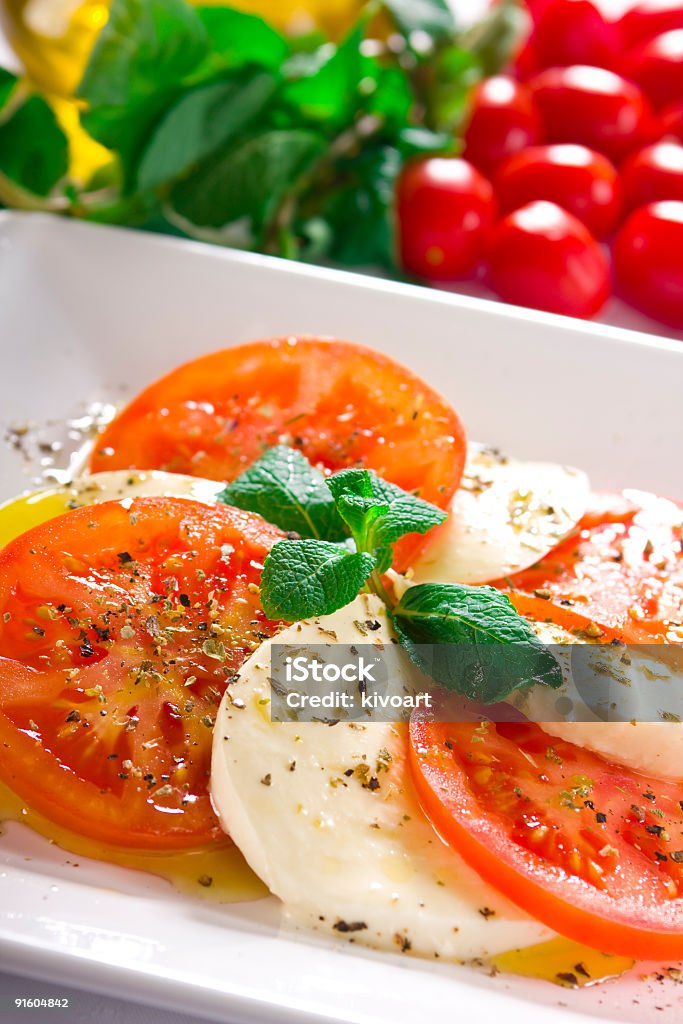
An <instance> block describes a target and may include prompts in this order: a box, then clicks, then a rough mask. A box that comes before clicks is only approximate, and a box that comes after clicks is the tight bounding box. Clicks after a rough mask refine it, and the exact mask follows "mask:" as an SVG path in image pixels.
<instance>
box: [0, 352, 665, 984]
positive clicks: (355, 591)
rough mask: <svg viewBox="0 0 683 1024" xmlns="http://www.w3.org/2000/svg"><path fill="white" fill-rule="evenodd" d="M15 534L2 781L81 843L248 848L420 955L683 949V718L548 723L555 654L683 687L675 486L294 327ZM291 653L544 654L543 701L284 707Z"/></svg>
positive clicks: (271, 876) (346, 922)
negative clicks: (293, 717)
mask: <svg viewBox="0 0 683 1024" xmlns="http://www.w3.org/2000/svg"><path fill="white" fill-rule="evenodd" d="M0 545H3V546H2V548H1V550H0V749H1V751H2V754H1V756H0V780H1V781H2V783H4V785H5V786H6V787H8V788H9V790H10V791H11V792H12V793H13V794H15V796H16V797H17V799H18V800H19V801H21V802H22V804H25V805H26V806H27V807H28V808H29V809H30V811H31V813H32V814H35V815H38V816H40V819H41V820H42V821H44V822H47V823H48V825H51V826H53V827H54V829H55V832H56V834H58V835H59V836H60V837H61V838H60V840H59V841H60V842H68V841H69V840H68V839H64V838H63V837H64V836H67V837H68V836H71V837H73V839H74V841H76V840H77V839H78V838H79V837H80V838H81V839H83V840H84V841H87V842H96V843H99V844H101V847H102V848H103V849H104V850H105V851H106V850H108V851H110V853H111V857H112V859H116V857H117V856H118V855H120V853H121V851H138V852H140V851H142V853H143V854H147V855H150V856H157V855H165V854H168V855H169V856H170V855H171V854H172V855H173V856H176V855H179V854H180V855H183V854H184V853H186V854H187V856H191V855H192V854H193V852H196V851H198V850H204V851H206V850H209V851H214V852H215V853H216V854H217V856H218V857H220V856H223V855H224V856H225V857H226V858H227V856H228V853H227V851H228V849H229V848H230V849H234V847H235V846H236V847H237V848H238V849H239V850H240V851H241V854H242V855H243V857H244V858H245V859H246V862H247V863H248V865H249V866H250V868H251V869H252V871H253V872H255V874H256V875H257V876H258V877H259V878H260V879H261V881H262V882H263V883H265V885H266V886H267V887H268V889H269V890H270V891H271V892H272V893H273V894H274V895H275V896H276V897H277V898H278V899H279V900H280V901H281V905H282V910H283V914H284V916H285V918H286V919H288V920H289V921H290V922H292V923H293V924H295V925H296V926H299V927H305V928H312V929H317V930H318V931H322V932H328V933H330V934H331V935H333V936H336V937H337V938H338V939H340V940H344V941H350V942H354V943H365V944H367V945H369V946H373V947H377V948H382V949H388V950H394V951H398V952H401V953H404V954H407V953H412V954H415V955H418V956H424V957H430V958H443V959H447V960H458V961H469V960H482V959H483V960H486V961H487V962H488V961H491V960H494V961H496V958H497V961H496V962H499V963H501V964H503V965H504V966H505V965H511V964H512V962H513V961H512V960H511V959H510V957H511V956H512V953H511V951H513V950H517V951H519V950H525V949H527V948H534V949H535V948H536V947H537V946H538V948H539V950H540V951H541V952H540V955H541V956H543V951H544V950H547V951H548V957H550V955H551V952H552V950H553V949H554V948H555V947H554V946H553V943H557V942H561V941H564V940H569V941H570V944H573V943H580V944H582V945H581V947H579V948H580V949H583V947H584V946H585V947H590V949H592V950H594V951H596V952H595V956H597V957H603V959H604V965H603V967H602V968H600V969H599V972H598V976H607V975H610V974H617V973H619V972H620V971H621V970H623V969H624V967H625V966H628V965H629V964H630V963H632V962H633V961H634V960H640V959H649V960H651V959H657V960H661V961H666V962H671V961H673V960H677V959H679V958H683V729H682V728H681V725H680V722H679V720H678V717H677V715H676V714H675V713H674V712H673V711H670V710H667V709H666V708H663V709H662V711H661V714H660V719H661V720H659V721H649V722H645V721H639V722H635V721H634V722H622V723H617V722H600V721H597V720H596V721H568V720H565V721H548V722H545V721H543V715H542V713H541V712H539V710H538V708H543V707H544V706H545V705H544V704H543V701H544V700H545V699H546V698H547V695H548V694H550V693H553V692H555V693H557V692H560V693H561V692H562V687H563V685H564V681H563V674H562V670H561V665H560V664H559V662H558V660H557V658H556V657H555V656H554V655H553V654H552V653H551V652H550V650H549V645H554V646H556V647H570V645H575V644H586V645H594V646H596V647H607V646H609V647H614V648H618V649H620V650H621V649H622V648H623V649H624V650H628V651H632V650H633V646H632V645H646V646H647V651H648V652H649V654H648V656H651V654H652V650H653V649H654V650H655V658H656V653H657V651H659V650H661V651H662V652H663V654H665V655H666V657H664V658H663V659H662V663H663V664H665V665H666V666H667V669H668V671H669V673H670V676H669V678H671V679H673V683H672V690H675V688H676V687H675V684H676V682H677V681H678V682H680V680H679V676H678V673H679V672H680V668H681V666H680V660H679V658H678V655H679V653H680V652H681V651H682V650H683V648H682V647H680V646H677V645H682V644H683V506H681V505H679V504H677V503H676V502H675V501H674V500H669V499H667V498H661V497H657V496H654V495H651V494H646V493H644V492H640V491H636V490H633V491H625V492H623V493H620V494H601V493H598V494H596V493H594V492H593V491H592V490H591V487H590V484H589V481H588V479H587V477H586V475H585V474H584V473H583V472H581V471H580V470H579V469H571V468H568V467H565V466H560V465H555V464H550V463H531V462H520V461H518V460H515V459H514V458H511V457H507V456H505V455H503V454H502V453H500V452H499V451H497V450H493V449H490V448H486V447H484V446H481V445H476V444H473V443H469V444H468V442H467V440H466V436H465V431H464V428H463V425H462V423H461V422H460V419H459V417H458V415H457V413H456V412H455V411H454V409H453V408H452V407H451V406H450V405H449V403H448V402H447V401H446V400H445V399H444V398H442V397H441V396H440V395H439V394H438V393H437V392H436V391H435V390H433V388H432V387H430V386H429V385H428V384H426V383H425V382H424V381H422V380H421V379H420V378H419V377H417V376H416V375H415V374H414V373H412V372H411V371H409V370H408V369H406V368H404V367H403V366H401V365H399V364H397V363H396V362H395V361H394V360H392V359H391V358H389V357H387V356H386V355H383V354H380V353H379V352H375V351H372V350H370V349H367V348H363V347H361V346H359V345H355V344H351V343H348V342H343V341H337V340H324V339H317V338H308V337H306V338H293V337H283V338H276V339H271V340H266V341H259V342H254V343H251V344H246V345H238V346H234V347H231V348H228V349H226V350H224V351H218V352H213V353H211V354H209V355H207V356H204V357H202V358H200V359H196V360H194V361H193V362H190V363H187V364H185V365H183V366H181V367H179V368H177V369H175V370H173V371H172V372H171V373H169V374H167V375H166V376H164V377H162V378H161V379H160V380H158V381H157V382H155V383H153V384H152V385H150V386H149V387H147V388H146V389H145V390H143V391H142V392H141V393H140V394H139V395H138V396H137V397H136V398H134V399H133V401H132V402H131V403H130V404H129V405H128V406H127V407H126V408H124V409H123V410H122V411H121V412H119V414H118V415H117V416H116V417H115V419H114V420H113V421H112V422H111V423H110V424H109V426H107V427H106V428H105V429H104V431H103V432H102V434H101V435H100V436H99V437H98V438H97V440H96V442H95V444H94V448H93V450H92V452H91V454H90V457H89V465H88V471H87V473H83V474H82V475H80V476H79V477H78V478H77V479H74V480H73V481H72V482H70V483H69V484H67V485H64V486H57V487H51V488H46V489H44V490H42V491H38V492H35V493H33V494H30V495H28V496H23V497H20V498H17V499H15V500H14V501H11V502H9V503H7V504H6V505H4V506H3V507H2V508H1V509H0ZM274 643H277V644H287V643H295V644H301V643H306V644H312V645H315V644H327V645H329V644H330V643H341V644H350V645H353V644H369V645H373V646H374V647H375V648H377V649H378V650H381V649H383V648H385V647H388V646H390V645H392V644H393V645H397V644H398V645H402V646H404V647H405V648H406V649H407V650H408V652H409V653H411V652H412V654H413V655H414V656H415V658H417V659H418V661H419V650H420V645H421V644H430V645H441V644H443V650H444V652H447V651H448V652H450V651H452V650H457V648H458V646H459V645H460V646H461V645H463V644H470V645H481V644H495V645H501V644H507V645H511V646H510V649H511V650H512V647H513V645H516V646H515V650H517V649H518V648H519V646H520V645H522V646H524V649H525V651H526V654H525V657H526V658H528V660H527V661H525V662H524V665H525V672H526V673H527V674H526V675H525V677H524V679H523V680H522V681H521V683H520V684H519V686H517V687H515V688H514V689H513V690H506V689H505V686H506V685H507V686H509V685H510V684H509V683H505V682H503V681H501V679H500V678H499V677H498V676H497V675H496V673H495V672H493V673H492V674H489V675H488V676H486V674H484V675H483V676H482V675H481V673H480V674H479V675H476V674H475V676H476V677H471V675H468V672H467V667H466V665H464V664H463V663H462V662H459V661H458V660H457V658H456V657H455V655H453V656H451V654H450V653H444V655H443V657H442V658H437V659H435V660H434V665H433V666H432V667H431V669H430V671H431V673H432V675H433V677H434V680H435V684H436V685H437V687H438V689H439V692H443V693H444V694H446V695H447V696H448V692H449V691H450V692H451V695H452V693H453V691H454V692H455V694H456V695H457V696H458V698H459V699H462V700H467V701H476V702H477V703H478V705H480V706H481V705H483V706H486V705H488V704H493V703H497V704H500V703H501V702H504V703H509V704H511V705H514V706H515V708H516V709H517V710H518V711H519V710H520V709H521V712H525V713H524V714H523V713H519V714H517V715H516V716H512V718H511V719H510V720H508V721H497V720H495V721H494V720H492V719H490V718H487V717H486V715H483V716H482V715H480V716H479V717H478V718H476V719H475V720H472V719H470V720H469V721H442V720H437V719H435V718H434V717H432V716H430V715H429V714H428V713H425V712H424V711H420V710H418V711H416V712H415V713H414V715H413V717H412V719H411V721H410V723H405V722H392V721H388V722H383V721H371V722H359V721H351V720H348V721H347V720H344V721H336V722H332V723H330V722H329V721H314V722H302V723H298V724H296V725H295V724H293V723H288V722H286V723H283V722H277V721H274V720H273V716H272V715H271V698H272V691H271V648H272V645H273V644H274ZM626 645H628V647H626ZM648 664H649V663H648ZM421 668H424V665H422V666H421ZM527 670H528V671H527ZM653 676H656V673H655V672H654V671H653V670H651V669H650V668H647V669H643V672H642V676H641V678H642V679H646V678H647V679H649V678H650V677H653ZM534 708H536V710H535V711H534V710H533V709H534ZM226 837H229V840H228V839H227V838H226ZM228 843H231V844H233V845H232V846H231V847H228V846H227V845H226V844H228ZM202 884H203V885H206V884H207V882H206V880H205V881H204V882H202ZM208 884H210V879H209V883H208ZM539 944H541V945H539ZM568 948H571V949H575V948H576V947H573V946H571V945H570V946H569V947H568ZM590 949H587V950H585V955H584V954H583V953H581V954H580V955H578V954H577V955H573V956H572V958H571V959H570V963H569V965H568V966H567V968H566V969H564V970H559V969H558V970H557V971H556V972H555V973H556V975H557V977H556V979H555V980H558V979H559V980H560V981H564V982H565V983H570V984H578V983H581V982H582V981H584V980H585V978H584V975H585V976H586V977H588V978H589V979H591V978H592V976H594V975H593V973H592V968H591V969H589V968H587V967H586V964H587V963H589V955H590ZM506 958H507V959H506ZM553 962H554V961H553ZM577 965H578V966H577ZM579 967H580V968H581V969H579Z"/></svg>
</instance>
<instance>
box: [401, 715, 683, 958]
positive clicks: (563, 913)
mask: <svg viewBox="0 0 683 1024" xmlns="http://www.w3.org/2000/svg"><path fill="white" fill-rule="evenodd" d="M410 741H411V742H410V762H411V768H412V774H413V778H414V780H415V784H416V787H417V790H418V793H419V796H420V799H421V801H422V804H423V807H424V809H425V811H426V813H427V815H428V816H429V818H430V819H431V821H432V823H433V824H434V826H435V828H436V829H437V830H438V832H439V833H440V834H441V835H442V837H443V838H444V839H445V840H446V841H447V842H448V843H450V845H451V846H452V847H453V848H454V849H455V850H457V851H458V852H459V853H460V854H461V855H462V856H463V857H464V858H465V859H466V860H467V861H468V862H469V863H470V864H471V865H472V866H473V867H474V868H475V869H476V870H477V871H478V872H479V874H481V876H482V877H483V878H485V879H486V880H487V881H488V882H490V883H491V885H493V886H494V887H495V888H496V889H498V890H499V891H500V892H502V893H504V894H505V895H506V896H508V897H509V898H510V899H511V900H512V901H513V902H515V903H516V904H518V905H519V906H520V907H522V908H523V909H524V910H526V911H527V912H528V913H530V914H532V915H533V916H534V917H535V918H537V920H539V921H542V922H543V923H544V924H547V925H548V926H549V927H551V928H553V929H555V930H556V931H558V932H560V933H561V934H562V935H565V936H567V937H568V938H571V939H574V940H575V941H577V942H583V943H586V944H587V945H589V946H592V947H593V948H597V949H601V950H603V951H604V952H608V953H618V954H621V955H624V956H632V957H635V958H637V959H652V958H655V957H663V958H668V957H671V958H674V959H676V958H678V957H680V956H683V811H682V807H683V804H682V803H681V800H682V798H683V787H681V786H680V785H677V784H674V783H667V782H661V781H659V780H655V779H650V778H647V777H644V776H641V775H638V774H637V773H635V772H631V771H629V770H628V769H623V768H618V767H615V766H613V765H610V764H608V763H607V762H606V761H604V760H602V758H600V757H598V756H597V755H595V754H592V753H590V752H589V751H586V750H584V749H583V748H581V747H578V746H576V745H574V744H572V743H568V742H566V741H563V740H557V739H555V738H552V740H551V738H550V737H549V736H548V735H547V734H546V733H544V732H543V730H542V729H540V727H539V726H537V725H536V724H534V723H526V722H525V723H517V722H514V723H498V724H494V723H491V722H484V723H482V724H480V725H473V724H472V723H448V722H431V721H428V720H426V719H425V718H424V717H420V716H415V717H414V718H413V720H412V722H411V727H410Z"/></svg>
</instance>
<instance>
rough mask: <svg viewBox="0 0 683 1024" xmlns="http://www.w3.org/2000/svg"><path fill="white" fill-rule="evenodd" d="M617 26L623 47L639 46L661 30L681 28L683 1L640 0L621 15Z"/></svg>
mask: <svg viewBox="0 0 683 1024" xmlns="http://www.w3.org/2000/svg"><path fill="white" fill-rule="evenodd" d="M618 28H619V34H620V36H621V43H622V46H623V47H624V49H626V50H630V49H631V48H632V47H633V46H641V45H642V44H643V43H645V42H647V40H648V39H654V37H655V36H660V35H662V33H663V32H673V30H674V29H677V28H683V3H682V2H681V0H641V3H638V4H635V5H634V6H633V7H631V8H629V10H628V11H626V13H625V14H624V15H623V16H622V17H621V19H620V20H619V22H618Z"/></svg>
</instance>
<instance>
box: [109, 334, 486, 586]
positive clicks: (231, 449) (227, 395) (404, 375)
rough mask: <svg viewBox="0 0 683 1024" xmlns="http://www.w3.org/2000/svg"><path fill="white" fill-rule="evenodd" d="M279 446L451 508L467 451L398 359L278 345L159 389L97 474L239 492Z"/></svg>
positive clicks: (314, 343) (347, 348)
mask: <svg viewBox="0 0 683 1024" xmlns="http://www.w3.org/2000/svg"><path fill="white" fill-rule="evenodd" d="M275 444H290V445H292V446H295V447H297V448H299V449H300V450H301V451H302V452H303V453H304V455H305V456H306V457H307V458H308V459H309V460H310V462H312V463H313V464H314V465H316V466H318V467H319V468H321V469H323V470H325V471H330V472H334V471H336V470H338V469H343V468H345V467H347V466H366V467H369V468H370V469H374V470H375V471H376V472H377V473H379V475H380V476H382V477H384V478H385V479H386V480H389V481H391V482H392V483H395V484H397V485H398V486H399V487H402V488H404V489H405V490H407V491H416V492H418V493H419V494H420V496H421V497H423V498H424V499H425V500H426V501H431V502H433V503H434V504H436V505H438V506H439V507H441V508H445V507H446V506H447V505H448V503H449V502H450V499H451V497H452V496H453V494H454V492H455V490H456V488H457V486H458V484H459V482H460V477H461V476H462V471H463V466H464V463H465V450H466V444H465V434H464V430H463V427H462V424H461V423H460V420H459V419H458V416H457V415H456V413H455V412H454V411H453V409H452V408H451V406H450V405H449V404H448V403H447V402H446V401H445V400H444V399H443V398H441V397H440V396H439V395H438V394H437V393H436V392H435V391H433V390H432V389H431V388H430V387H428V385H427V384H425V383H424V381H422V380H420V378H419V377H416V376H415V375H414V374H413V373H411V372H410V371H409V370H407V369H405V368H404V367H403V366H401V365H399V364H398V363H396V362H394V360H393V359H390V358H389V357H388V356H385V355H381V354H380V353H379V352H374V351H372V350H371V349H367V348H363V347H361V346H360V345H353V344H350V343H349V342H345V341H324V340H320V339H317V338H274V339H271V340H268V341H256V342H252V343H251V344H247V345H239V346H235V347H234V348H229V349H225V350H223V351H220V352H212V353H210V354H209V355H206V356H203V357H202V358H200V359H196V360H194V362H191V363H187V364H185V365H184V366H181V367H179V368H178V369H176V370H173V371H172V372H171V373H169V374H168V375H167V376H166V377H162V378H161V380H158V381H157V382H156V383H154V384H152V385H150V387H148V388H146V390H145V391H143V392H142V393H141V394H140V395H138V396H137V398H135V399H134V400H133V401H132V402H131V403H130V405H128V406H127V408H125V409H124V410H123V412H122V413H121V414H120V415H119V416H118V417H117V418H116V419H115V420H114V422H113V423H112V424H111V425H110V426H109V427H108V428H107V429H106V430H105V432H104V433H103V434H102V436H101V437H100V439H99V442H98V444H97V447H96V450H95V452H94V454H93V456H92V460H91V464H90V469H91V471H92V472H99V471H101V470H107V469H165V470H168V471H170V472H175V473H188V474H190V475H192V476H204V477H207V478H208V479H210V480H233V479H234V478H235V477H236V476H238V475H239V473H241V472H242V471H243V470H244V469H246V468H247V466H249V465H250V464H251V463H252V462H253V461H254V460H255V459H257V458H258V457H259V455H261V454H262V453H263V450H264V448H268V447H270V446H272V445H275ZM423 543H424V541H423V539H422V538H420V537H418V536H417V535H415V534H413V535H412V536H411V537H409V538H408V539H407V541H406V540H404V541H402V542H401V543H400V544H399V546H398V549H399V550H398V555H397V559H396V564H397V565H399V566H400V567H405V566H406V565H407V564H408V562H409V561H410V560H411V557H410V556H411V555H413V554H414V552H415V551H416V550H418V549H419V547H421V546H422V544H423Z"/></svg>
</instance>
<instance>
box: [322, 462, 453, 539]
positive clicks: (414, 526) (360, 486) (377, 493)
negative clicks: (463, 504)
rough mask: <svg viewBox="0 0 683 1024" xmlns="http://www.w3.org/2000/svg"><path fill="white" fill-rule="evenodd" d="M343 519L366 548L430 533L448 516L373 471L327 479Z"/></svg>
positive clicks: (345, 471)
mask: <svg viewBox="0 0 683 1024" xmlns="http://www.w3.org/2000/svg"><path fill="white" fill-rule="evenodd" d="M327 486H328V487H329V488H330V490H331V491H332V494H333V495H334V498H335V501H336V503H337V508H338V510H339V514H340V516H341V517H342V519H343V520H344V521H345V522H347V523H348V524H349V526H350V528H351V530H352V532H353V534H354V537H356V539H357V542H358V541H359V540H360V538H361V534H362V535H364V536H363V543H362V545H361V544H360V543H359V546H362V547H364V548H366V549H367V548H370V549H375V548H385V547H387V546H388V545H390V544H394V543H395V542H396V541H397V540H399V539H400V538H401V537H404V536H405V535H406V534H407V533H422V534H424V533H427V532H428V531H429V530H431V529H432V527H434V526H438V525H439V524H440V523H443V522H444V521H445V520H446V518H447V514H446V513H445V512H444V511H443V510H442V509H440V508H437V507H436V505H431V504H430V503H429V502H428V501H423V500H422V499H421V498H417V497H415V495H414V494H409V493H408V492H407V491H403V490H401V488H400V487H397V486H396V485H395V484H390V483H388V482H387V481H386V480H382V479H381V478H380V477H378V476H377V474H376V473H374V472H373V471H372V470H367V469H342V470H341V471H340V472H339V473H335V474H333V476H331V477H329V478H328V480H327Z"/></svg>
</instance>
